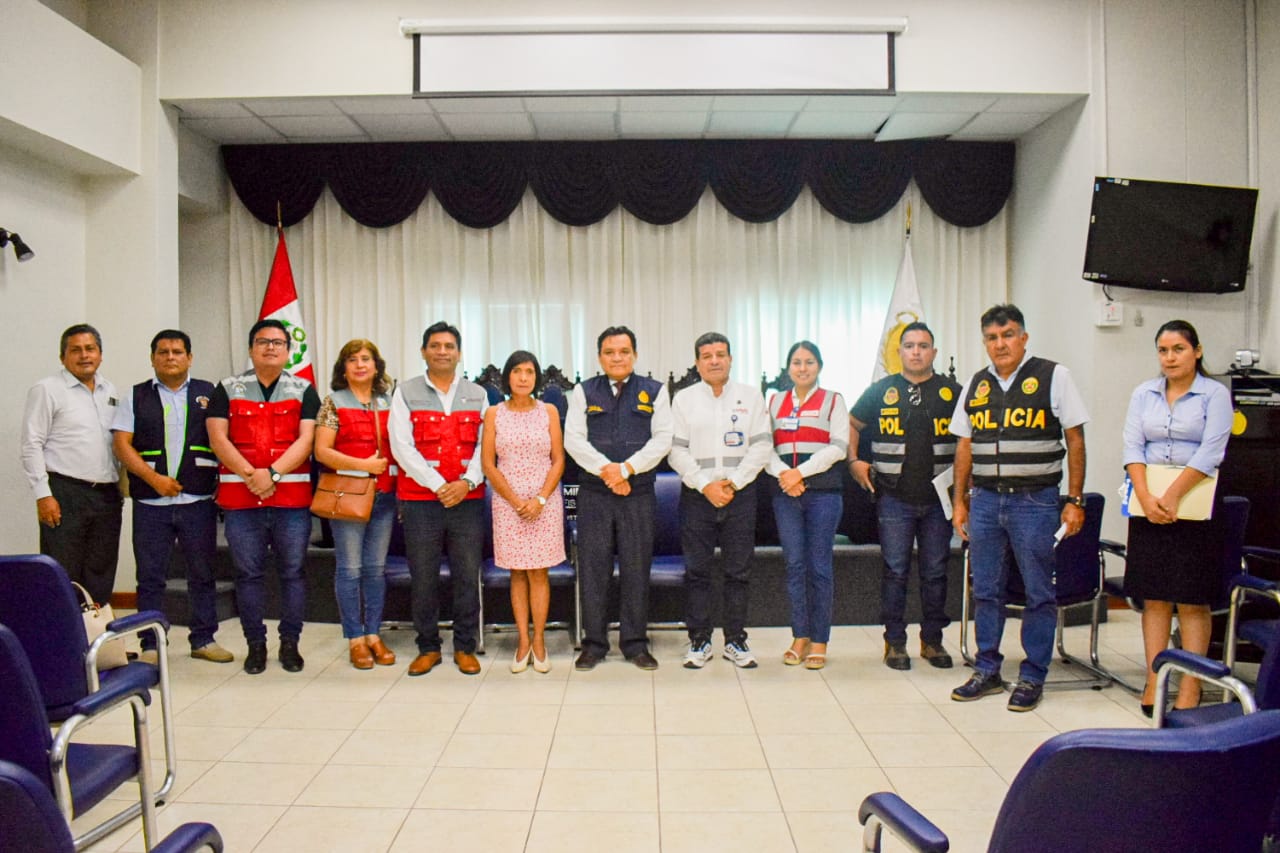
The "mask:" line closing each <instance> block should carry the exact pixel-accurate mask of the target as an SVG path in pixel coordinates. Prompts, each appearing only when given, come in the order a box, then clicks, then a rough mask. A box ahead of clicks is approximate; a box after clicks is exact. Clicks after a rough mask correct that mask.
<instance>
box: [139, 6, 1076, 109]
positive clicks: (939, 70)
mask: <svg viewBox="0 0 1280 853" xmlns="http://www.w3.org/2000/svg"><path fill="white" fill-rule="evenodd" d="M356 8H358V10H359V11H358V13H354V14H353V10H354V9H356ZM1087 12H1088V7H1087V6H1086V5H1085V4H1084V3H1082V2H1079V0H1040V2H1022V1H1021V0H984V2H982V3H980V4H978V3H957V2H955V0H793V2H790V3H787V4H785V5H783V4H779V3H777V2H776V0H649V2H646V3H644V4H636V3H635V2H633V0H593V2H591V3H589V4H588V3H583V2H580V0H540V2H530V0H486V2H484V3H473V2H459V0H441V2H421V0H419V2H405V0H364V2H362V3H360V4H359V6H358V7H354V6H353V5H352V4H350V3H347V2H341V0H277V2H271V3H262V2H260V0H220V2H218V3H209V2H207V0H167V2H165V3H164V6H163V10H162V15H163V25H162V26H163V30H164V38H163V42H164V50H163V57H162V63H163V72H162V74H161V79H162V80H163V87H162V90H161V97H163V98H171V99H181V98H217V97H229V96H235V97H242V98H252V97H282V96H294V97H301V96H317V97H324V96H334V95H371V94H404V95H407V94H409V93H410V91H411V90H412V83H413V81H412V72H413V56H412V48H411V44H412V43H411V40H410V39H408V38H406V37H404V36H402V35H400V31H399V26H398V25H399V21H400V19H401V18H425V17H465V18H476V19H489V18H497V19H502V18H512V17H521V18H524V17H534V18H536V17H583V16H593V17H608V16H615V17H618V16H622V17H634V16H637V15H645V16H673V17H680V16H686V17H687V16H708V15H722V16H730V17H748V16H760V17H779V16H818V17H822V16H838V17H851V16H865V17H902V16H906V17H908V18H909V19H910V25H909V30H908V37H907V38H903V39H900V40H899V43H898V64H897V68H898V86H899V89H900V90H902V91H956V92H968V91H978V92H1001V91H1021V92H1083V91H1087V90H1088V79H1089V76H1088V75H1089V69H1088V66H1087V64H1086V63H1085V62H1083V61H1082V55H1083V54H1082V53H1081V51H1080V50H1079V49H1078V48H1079V47H1080V46H1081V45H1082V44H1083V43H1084V41H1085V40H1086V39H1087V36H1088V31H1087V26H1088V14H1087Z"/></svg>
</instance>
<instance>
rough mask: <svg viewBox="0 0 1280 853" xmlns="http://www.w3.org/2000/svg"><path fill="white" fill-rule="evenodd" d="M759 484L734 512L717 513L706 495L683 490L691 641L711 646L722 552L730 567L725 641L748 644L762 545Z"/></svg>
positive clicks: (742, 495)
mask: <svg viewBox="0 0 1280 853" xmlns="http://www.w3.org/2000/svg"><path fill="white" fill-rule="evenodd" d="M756 491H757V488H756V484H755V482H754V481H753V482H752V483H751V485H749V486H747V487H746V488H745V489H743V490H742V491H740V492H738V493H737V495H735V496H734V499H733V500H732V501H731V502H730V503H729V505H728V506H726V507H722V508H721V509H716V508H715V507H714V506H712V505H711V502H710V501H709V500H707V499H706V497H705V496H704V495H703V494H702V493H701V492H695V491H694V490H693V489H690V488H688V487H687V486H686V487H684V488H682V489H681V490H680V548H681V550H682V551H684V561H685V564H686V566H687V567H688V575H687V577H686V578H685V590H686V592H687V594H688V597H687V599H686V605H685V606H686V615H685V621H686V622H687V623H688V624H689V639H690V640H691V641H693V642H695V643H697V642H701V641H704V640H705V641H708V642H709V641H710V640H711V632H712V630H713V628H714V626H713V625H712V624H711V592H712V585H711V571H712V565H713V562H714V558H715V551H716V546H717V545H719V546H720V557H721V562H722V564H723V566H724V611H723V613H722V614H721V615H722V617H723V621H724V640H725V642H726V643H733V642H744V641H745V640H746V639H747V631H746V627H745V626H746V624H747V595H748V587H747V582H748V578H749V576H750V574H751V556H752V554H753V553H754V552H755V547H756V542H755V537H756Z"/></svg>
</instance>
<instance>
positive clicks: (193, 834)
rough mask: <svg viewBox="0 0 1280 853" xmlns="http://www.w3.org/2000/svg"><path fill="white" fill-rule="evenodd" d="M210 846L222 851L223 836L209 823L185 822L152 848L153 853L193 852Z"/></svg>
mask: <svg viewBox="0 0 1280 853" xmlns="http://www.w3.org/2000/svg"><path fill="white" fill-rule="evenodd" d="M202 847H208V848H209V849H210V850H212V851H213V853H222V836H221V835H219V834H218V830H216V829H214V828H213V824H209V823H184V824H182V826H180V827H178V828H177V829H175V830H174V831H173V832H171V833H169V834H168V835H166V836H165V837H164V838H162V839H161V840H160V842H159V843H158V844H156V845H155V846H153V847H152V848H151V853H192V851H195V850H199V849H200V848H202Z"/></svg>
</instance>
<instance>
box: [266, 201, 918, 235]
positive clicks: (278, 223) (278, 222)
mask: <svg viewBox="0 0 1280 853" xmlns="http://www.w3.org/2000/svg"><path fill="white" fill-rule="evenodd" d="M910 209H911V206H910V203H908V205H907V210H908V213H907V233H908V234H910V233H911V213H910ZM283 230H284V220H283V219H281V218H280V199H276V231H283Z"/></svg>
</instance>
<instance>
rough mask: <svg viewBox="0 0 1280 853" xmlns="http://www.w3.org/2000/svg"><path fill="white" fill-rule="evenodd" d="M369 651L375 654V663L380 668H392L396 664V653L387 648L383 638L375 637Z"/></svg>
mask: <svg viewBox="0 0 1280 853" xmlns="http://www.w3.org/2000/svg"><path fill="white" fill-rule="evenodd" d="M369 651H371V652H373V662H374V663H376V664H377V665H378V666H391V664H393V663H395V662H396V653H395V652H393V651H391V649H389V648H387V644H386V643H384V642H382V638H381V637H374V638H373V641H372V642H371V643H369Z"/></svg>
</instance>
